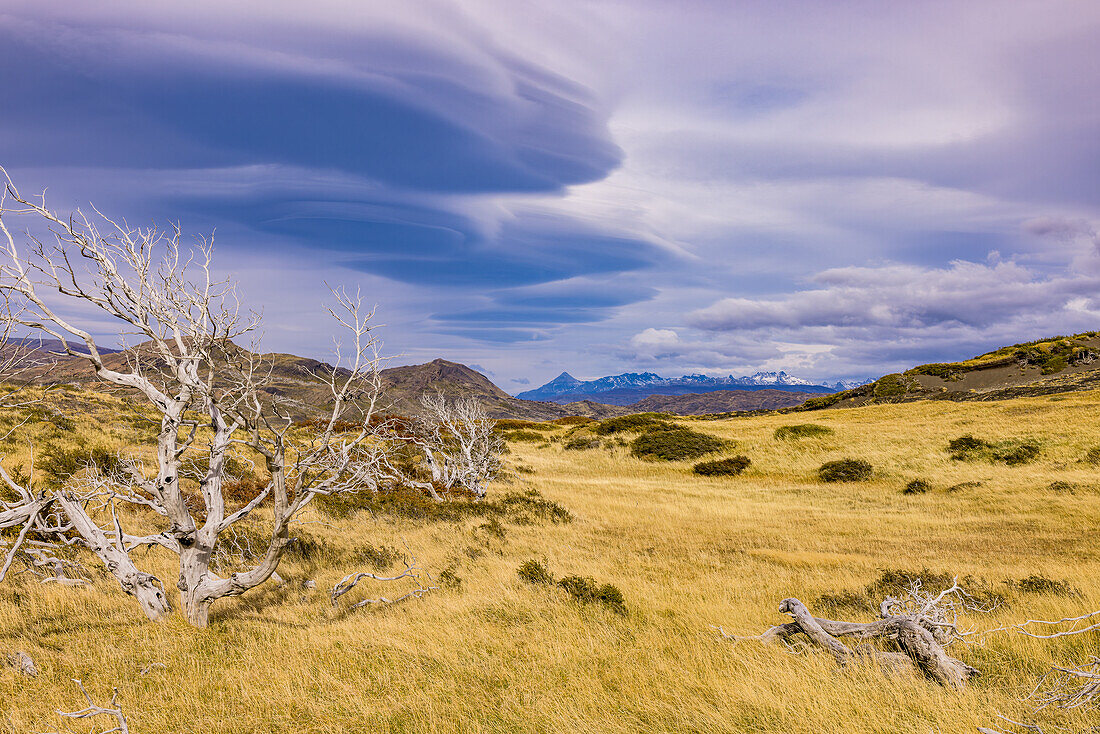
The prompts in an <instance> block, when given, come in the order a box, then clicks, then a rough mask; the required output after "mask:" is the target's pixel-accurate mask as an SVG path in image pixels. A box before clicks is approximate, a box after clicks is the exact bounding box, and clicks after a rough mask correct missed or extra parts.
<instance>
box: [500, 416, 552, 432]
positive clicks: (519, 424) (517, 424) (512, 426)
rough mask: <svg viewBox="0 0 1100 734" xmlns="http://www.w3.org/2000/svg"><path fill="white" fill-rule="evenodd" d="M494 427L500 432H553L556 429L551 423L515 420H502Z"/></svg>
mask: <svg viewBox="0 0 1100 734" xmlns="http://www.w3.org/2000/svg"><path fill="white" fill-rule="evenodd" d="M493 427H494V428H496V429H497V430H500V431H514V430H517V429H519V430H528V431H552V430H554V427H553V426H552V425H550V424H549V423H539V422H538V421H524V420H518V419H515V418H500V419H499V420H497V422H496V423H494V424H493Z"/></svg>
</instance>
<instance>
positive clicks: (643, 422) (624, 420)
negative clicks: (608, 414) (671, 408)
mask: <svg viewBox="0 0 1100 734" xmlns="http://www.w3.org/2000/svg"><path fill="white" fill-rule="evenodd" d="M671 418H672V416H671V415H669V414H668V413H634V414H632V415H624V416H621V417H619V418H608V419H607V420H603V421H600V422H599V425H597V426H596V433H597V434H598V435H600V436H606V435H608V434H611V433H624V432H626V433H638V432H641V431H646V430H649V429H651V428H663V427H666V426H670V425H671V423H670V422H669V420H670V419H671Z"/></svg>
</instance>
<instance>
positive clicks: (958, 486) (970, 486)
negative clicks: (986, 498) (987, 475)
mask: <svg viewBox="0 0 1100 734" xmlns="http://www.w3.org/2000/svg"><path fill="white" fill-rule="evenodd" d="M980 486H982V483H981V482H959V483H958V484H952V485H951V486H950V487H948V488H947V491H948V492H959V491H962V490H964V489H974V488H976V487H980Z"/></svg>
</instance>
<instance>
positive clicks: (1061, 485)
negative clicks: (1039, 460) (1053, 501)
mask: <svg viewBox="0 0 1100 734" xmlns="http://www.w3.org/2000/svg"><path fill="white" fill-rule="evenodd" d="M1047 489H1048V490H1050V491H1051V492H1069V493H1070V494H1073V485H1072V484H1070V483H1069V482H1062V481H1058V482H1051V483H1050V484H1049V485H1047Z"/></svg>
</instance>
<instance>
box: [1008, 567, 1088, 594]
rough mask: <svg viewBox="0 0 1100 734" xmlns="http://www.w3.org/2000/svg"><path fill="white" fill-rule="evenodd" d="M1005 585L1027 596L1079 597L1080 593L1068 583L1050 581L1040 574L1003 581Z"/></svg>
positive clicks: (1055, 580)
mask: <svg viewBox="0 0 1100 734" xmlns="http://www.w3.org/2000/svg"><path fill="white" fill-rule="evenodd" d="M1005 583H1006V584H1008V585H1009V586H1011V587H1012V588H1014V589H1016V590H1017V591H1022V592H1024V593H1027V594H1052V595H1054V596H1080V595H1081V592H1080V591H1078V590H1077V589H1076V588H1074V587H1073V586H1072V585H1070V583H1069V582H1068V581H1059V580H1057V579H1052V578H1050V577H1048V576H1045V575H1043V574H1041V573H1037V574H1032V575H1031V576H1028V577H1027V578H1022V579H1020V580H1019V581H1005Z"/></svg>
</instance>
